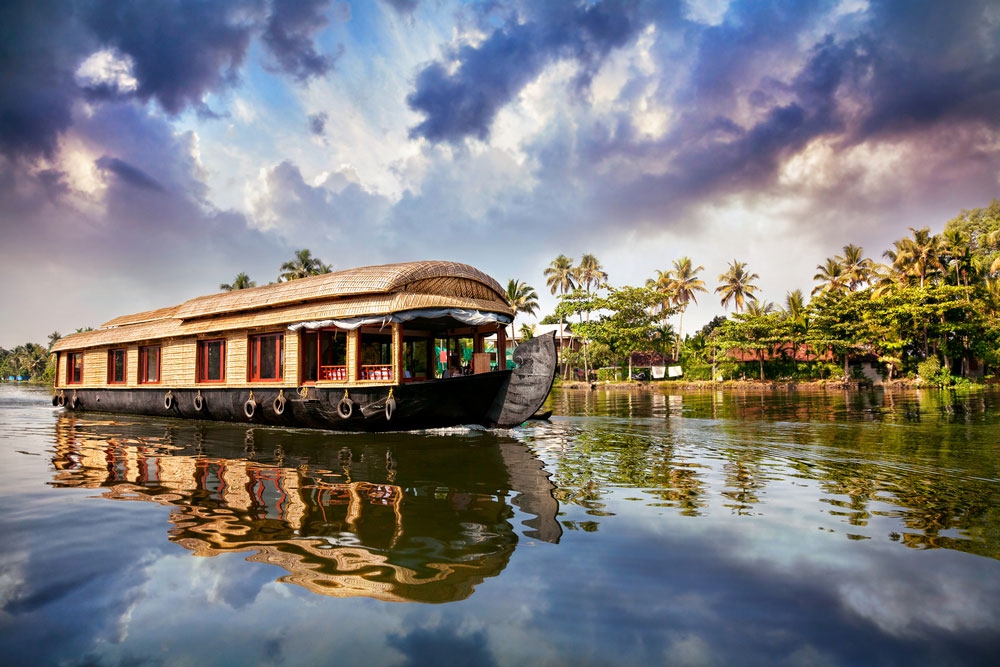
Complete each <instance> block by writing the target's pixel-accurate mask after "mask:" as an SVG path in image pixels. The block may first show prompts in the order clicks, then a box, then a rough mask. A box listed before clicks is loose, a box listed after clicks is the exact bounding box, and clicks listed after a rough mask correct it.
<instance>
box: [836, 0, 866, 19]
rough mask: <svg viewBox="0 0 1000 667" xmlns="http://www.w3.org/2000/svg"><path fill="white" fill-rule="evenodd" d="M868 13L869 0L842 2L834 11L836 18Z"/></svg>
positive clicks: (842, 0) (843, 0)
mask: <svg viewBox="0 0 1000 667" xmlns="http://www.w3.org/2000/svg"><path fill="white" fill-rule="evenodd" d="M866 11H868V0H840V3H838V4H837V6H836V7H835V8H834V10H833V15H834V16H846V15H847V14H861V13H863V12H866Z"/></svg>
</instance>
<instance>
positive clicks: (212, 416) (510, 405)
mask: <svg viewBox="0 0 1000 667" xmlns="http://www.w3.org/2000/svg"><path fill="white" fill-rule="evenodd" d="M522 349H523V352H522ZM518 352H521V355H520V358H522V359H526V360H527V361H526V362H525V363H524V364H523V365H522V367H519V368H517V369H515V370H513V371H499V372H493V373H482V374H479V375H467V376H462V377H455V378H449V379H444V380H429V381H424V382H410V383H406V384H402V385H398V386H391V387H390V386H356V387H349V388H348V389H347V397H348V398H349V399H350V401H349V405H348V403H347V402H344V398H345V390H344V388H343V387H341V388H332V387H331V388H327V387H319V388H317V387H306V388H303V389H302V390H301V392H300V391H296V390H294V389H288V388H285V387H267V386H259V387H253V388H249V387H244V388H216V389H213V388H209V387H200V388H183V389H176V388H172V387H165V386H161V387H157V388H145V387H144V388H141V389H138V388H128V389H62V390H60V391H59V392H58V394H57V395H56V397H55V399H54V400H56V402H57V403H60V404H62V405H64V406H65V407H66V409H67V410H70V411H81V412H110V413H119V414H130V415H145V416H150V417H175V418H181V419H202V420H212V421H226V422H238V423H244V424H246V423H250V424H258V425H265V426H287V427H301V428H318V429H327V430H336V431H362V432H381V431H414V430H423V429H431V428H445V427H449V426H460V425H481V426H486V427H500V428H509V427H512V426H517V425H518V424H521V423H523V422H524V421H526V420H528V419H529V418H531V416H532V415H533V414H534V413H535V412H536V411H537V410H538V409H539V408H540V407H541V406H542V403H544V402H545V398H546V397H547V396H548V393H549V390H550V389H551V386H552V381H553V379H554V378H555V370H556V357H555V344H554V339H553V338H552V337H550V336H545V337H542V338H539V339H533V341H529V342H528V343H525V344H523V345H522V346H521V347H519V348H518ZM518 358H519V356H518V355H516V356H515V359H518ZM251 397H252V400H251Z"/></svg>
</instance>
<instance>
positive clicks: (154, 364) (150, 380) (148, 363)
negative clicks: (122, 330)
mask: <svg viewBox="0 0 1000 667" xmlns="http://www.w3.org/2000/svg"><path fill="white" fill-rule="evenodd" d="M159 381H160V346H159V345H146V346H144V347H140V348H139V384H156V383H157V382H159Z"/></svg>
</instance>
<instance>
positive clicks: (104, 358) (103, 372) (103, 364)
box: [83, 350, 108, 387]
mask: <svg viewBox="0 0 1000 667" xmlns="http://www.w3.org/2000/svg"><path fill="white" fill-rule="evenodd" d="M107 381H108V351H107V350H87V351H85V352H84V353H83V386H84V387H95V386H98V385H102V384H104V383H105V382H107Z"/></svg>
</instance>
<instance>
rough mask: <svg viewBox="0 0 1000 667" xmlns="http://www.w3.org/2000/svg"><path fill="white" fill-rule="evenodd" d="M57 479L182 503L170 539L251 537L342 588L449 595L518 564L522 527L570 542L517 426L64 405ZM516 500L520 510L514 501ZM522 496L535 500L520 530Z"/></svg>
mask: <svg viewBox="0 0 1000 667" xmlns="http://www.w3.org/2000/svg"><path fill="white" fill-rule="evenodd" d="M56 432H57V448H56V455H55V457H54V459H53V465H54V467H55V469H56V472H55V477H54V482H53V484H54V485H55V486H57V487H77V488H81V487H82V488H94V489H97V488H101V489H105V491H104V493H103V494H102V496H103V497H105V498H109V499H114V500H139V501H151V502H155V503H159V504H161V505H165V506H169V507H171V508H172V510H171V513H170V519H169V520H170V523H171V524H172V527H171V528H170V530H169V538H170V540H171V541H173V542H175V543H177V544H180V545H182V546H183V547H185V548H186V549H189V550H190V551H192V552H193V553H194V554H195V555H198V556H215V555H217V554H222V553H227V552H250V553H251V555H250V556H249V557H248V558H247V560H250V561H255V562H263V563H270V564H272V565H278V566H280V567H282V568H284V569H285V570H287V571H288V574H287V575H285V576H282V577H280V578H279V579H278V581H282V582H288V583H294V584H298V585H300V586H302V587H304V588H306V589H308V590H310V591H312V592H315V593H321V594H323V595H332V596H341V597H343V596H355V595H364V596H369V597H374V598H377V599H380V600H385V601H415V602H450V601H453V600H461V599H465V598H467V597H469V596H470V595H471V594H472V592H473V589H474V588H475V587H476V586H477V585H478V584H480V583H481V582H482V581H483V580H485V579H486V578H488V577H494V576H497V575H498V574H500V572H501V571H503V569H504V567H506V565H507V562H508V561H509V559H510V557H511V554H512V553H513V551H514V548H515V546H516V544H517V542H518V534H517V533H518V532H520V533H521V534H522V535H523V536H525V537H528V538H531V539H536V540H541V541H545V542H552V543H555V542H558V540H559V538H560V536H561V528H560V526H559V523H558V522H557V520H556V513H557V511H558V504H557V502H556V500H555V499H554V498H553V495H552V491H553V486H552V484H551V482H549V479H548V474H547V473H546V472H545V471H544V469H543V467H542V464H541V462H540V461H539V460H538V459H537V458H535V457H534V455H533V454H532V453H531V452H530V450H528V448H527V447H525V445H524V444H523V443H521V442H518V441H516V440H514V439H513V438H510V437H506V436H503V435H499V434H496V433H493V432H488V431H485V432H484V431H471V432H462V433H456V434H448V435H438V434H396V435H388V434H386V435H380V436H375V437H372V436H364V435H339V434H330V433H323V432H313V431H309V432H304V431H288V430H279V429H266V428H253V429H244V428H241V427H235V426H231V425H224V424H204V423H199V424H192V425H187V424H183V425H179V424H177V423H175V422H169V423H168V422H155V421H146V422H132V423H127V422H120V421H108V420H100V419H90V418H85V419H79V418H76V417H74V416H69V415H66V416H62V417H60V418H59V420H58V422H57V426H56ZM515 508H516V509H515ZM516 511H519V512H520V513H522V514H526V515H528V518H525V519H524V520H523V521H522V522H521V523H522V524H523V525H522V526H518V530H515V527H514V525H513V523H514V522H515V521H516V519H515V516H516Z"/></svg>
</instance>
